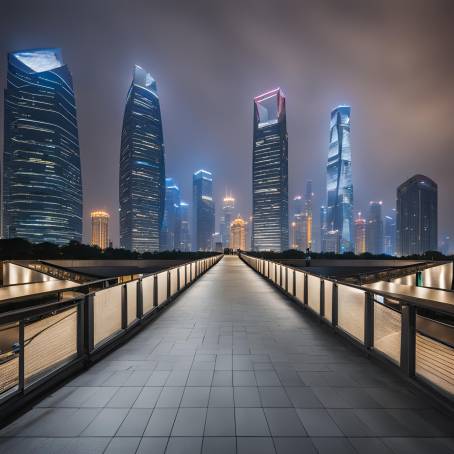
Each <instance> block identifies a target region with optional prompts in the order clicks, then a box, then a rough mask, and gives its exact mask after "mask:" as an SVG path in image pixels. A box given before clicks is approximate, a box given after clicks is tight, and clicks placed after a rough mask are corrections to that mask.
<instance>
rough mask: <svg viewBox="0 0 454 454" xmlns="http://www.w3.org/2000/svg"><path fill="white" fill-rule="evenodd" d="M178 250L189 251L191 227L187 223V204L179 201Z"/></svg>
mask: <svg viewBox="0 0 454 454" xmlns="http://www.w3.org/2000/svg"><path fill="white" fill-rule="evenodd" d="M179 249H180V251H184V252H189V251H190V250H191V228H190V225H189V205H188V204H187V203H186V202H183V201H181V202H180V247H179Z"/></svg>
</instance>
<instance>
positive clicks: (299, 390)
mask: <svg viewBox="0 0 454 454" xmlns="http://www.w3.org/2000/svg"><path fill="white" fill-rule="evenodd" d="M285 390H286V392H287V395H288V396H289V399H290V401H291V402H292V404H293V406H294V407H295V408H323V405H322V403H321V402H320V400H319V399H318V398H317V396H316V395H315V394H314V392H313V391H312V389H311V388H308V387H296V386H295V387H288V388H286V389H285Z"/></svg>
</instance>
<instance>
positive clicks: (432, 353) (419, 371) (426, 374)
mask: <svg viewBox="0 0 454 454" xmlns="http://www.w3.org/2000/svg"><path fill="white" fill-rule="evenodd" d="M435 323H437V322H435ZM441 325H443V327H440V331H441V332H442V333H443V335H444V334H446V333H447V334H448V338H449V339H452V338H453V336H454V327H452V326H450V325H445V324H441ZM447 331H450V333H449V332H447ZM445 337H446V336H445ZM416 375H418V376H420V377H423V378H424V379H425V380H427V381H429V382H431V383H432V384H434V385H435V386H436V387H438V388H440V389H441V390H443V391H445V392H447V393H448V394H451V395H452V396H454V348H453V346H452V344H448V343H446V342H440V341H439V340H435V339H434V338H432V337H429V336H426V335H423V334H422V333H421V332H417V333H416Z"/></svg>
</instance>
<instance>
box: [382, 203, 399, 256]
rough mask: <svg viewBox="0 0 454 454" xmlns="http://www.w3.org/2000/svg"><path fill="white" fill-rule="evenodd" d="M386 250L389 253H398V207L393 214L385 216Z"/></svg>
mask: <svg viewBox="0 0 454 454" xmlns="http://www.w3.org/2000/svg"><path fill="white" fill-rule="evenodd" d="M383 229H384V252H385V254H387V255H396V209H395V208H394V209H393V210H392V214H391V216H388V215H387V216H385V221H384V227H383Z"/></svg>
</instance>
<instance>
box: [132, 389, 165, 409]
mask: <svg viewBox="0 0 454 454" xmlns="http://www.w3.org/2000/svg"><path fill="white" fill-rule="evenodd" d="M161 391H162V387H158V386H149V387H145V388H142V391H140V394H139V396H138V397H137V399H136V401H135V402H134V405H133V407H134V408H154V407H155V405H156V402H157V401H158V398H159V395H160V394H161Z"/></svg>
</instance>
